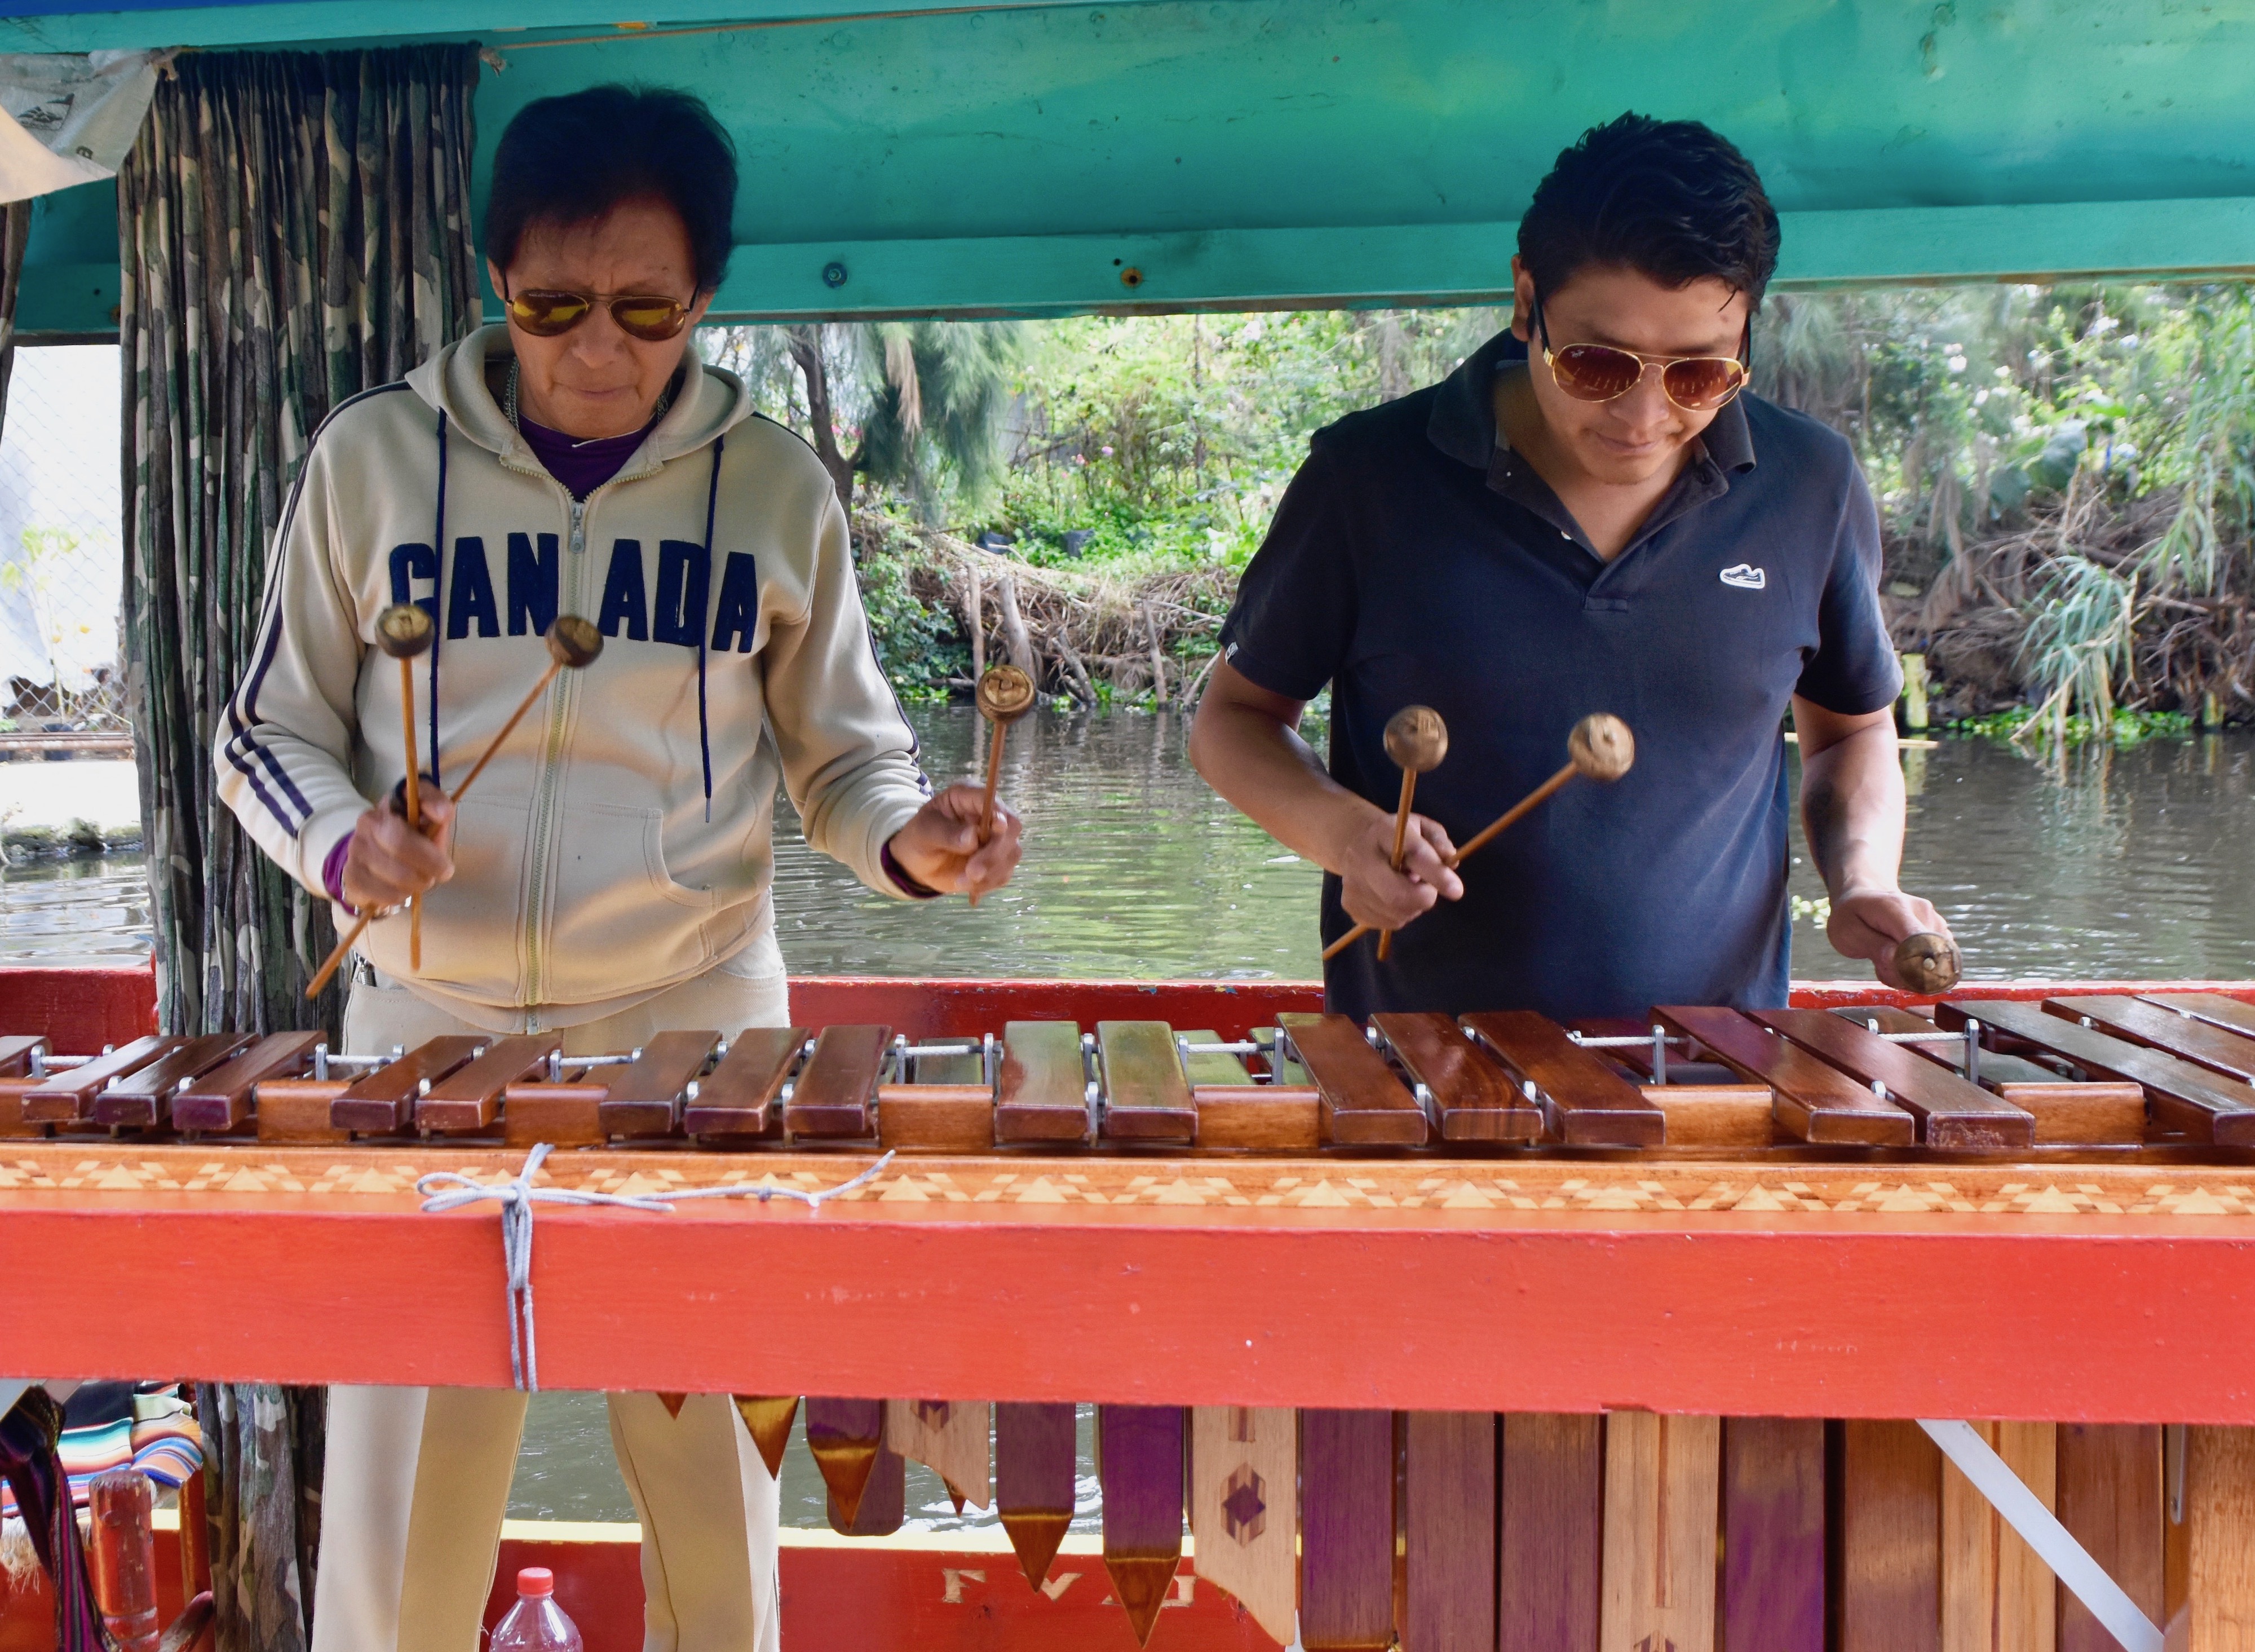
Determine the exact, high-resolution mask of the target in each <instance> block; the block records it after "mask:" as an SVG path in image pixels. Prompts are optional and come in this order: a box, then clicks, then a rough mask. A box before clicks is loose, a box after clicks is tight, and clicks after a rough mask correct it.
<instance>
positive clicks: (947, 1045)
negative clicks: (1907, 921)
mask: <svg viewBox="0 0 2255 1652" xmlns="http://www.w3.org/2000/svg"><path fill="white" fill-rule="evenodd" d="M2195 996H2197V995H2195ZM2219 1006H2221V1007H2219ZM2244 1009H2245V1007H2244V1006H2241V1005H2239V1004H2237V1001H2235V1000H2230V999H2218V1000H2217V1002H2216V1004H2208V1003H2204V1002H2169V1001H2167V1000H2163V999H2147V998H2140V997H2135V996H2131V995H2092V996H2089V997H2083V998H2061V999H2055V1000H2051V1001H2048V1002H2041V1003H2035V1002H2008V1001H2004V1000H1979V999H1972V998H1956V999H1948V1000H1944V1001H1942V1003H1941V1004H1940V1005H1939V1006H1938V1007H1937V1010H1936V1019H1935V1020H1928V1019H1927V1018H1926V1017H1924V1016H1916V1015H1913V1014H1911V1013H1910V1012H1908V1011H1906V1010H1902V1009H1893V1008H1886V1007H1869V1008H1851V1009H1842V1010H1830V1011H1828V1010H1816V1009H1785V1010H1761V1011H1747V1012H1742V1011H1739V1010H1732V1009H1712V1008H1697V1007H1689V1006H1673V1007H1671V1006H1661V1007H1660V1008H1658V1009H1654V1010H1653V1011H1652V1012H1651V1014H1650V1016H1646V1017H1633V1018H1625V1019H1617V1020H1612V1021H1596V1022H1588V1023H1580V1024H1578V1025H1576V1026H1573V1027H1562V1026H1559V1025H1557V1024H1556V1023H1552V1022H1550V1021H1549V1020H1547V1019H1546V1018H1544V1017H1542V1016H1538V1015H1535V1014H1533V1013H1532V1012H1528V1011H1488V1012H1480V1013H1476V1014H1472V1015H1468V1016H1463V1017H1461V1018H1458V1019H1453V1020H1452V1019H1451V1018H1450V1017H1448V1016H1440V1015H1435V1014H1417V1015H1408V1014H1381V1015H1379V1016H1373V1018H1372V1020H1371V1023H1370V1025H1369V1026H1368V1027H1367V1028H1365V1027H1363V1026H1360V1025H1358V1024H1357V1023H1354V1022H1352V1021H1351V1020H1349V1019H1347V1018H1346V1017H1344V1016H1331V1015H1313V1014H1308V1015H1296V1014H1288V1015H1284V1016H1279V1017H1278V1021H1279V1025H1277V1026H1276V1027H1275V1028H1271V1029H1267V1030H1257V1031H1256V1032H1255V1034H1254V1037H1250V1038H1247V1039H1241V1040H1229V1041H1225V1040H1222V1039H1219V1038H1218V1037H1214V1036H1213V1035H1212V1034H1211V1033H1205V1032H1199V1031H1195V1030H1186V1031H1177V1030H1176V1029H1174V1028H1172V1027H1170V1026H1169V1025H1168V1024H1167V1023H1163V1022H1156V1021H1140V1022H1139V1021H1106V1022H1100V1023H1098V1024H1097V1025H1096V1026H1095V1027H1094V1028H1093V1029H1092V1030H1083V1029H1082V1028H1080V1027H1078V1026H1077V1025H1075V1024H1073V1023H1068V1022H1010V1023H1006V1024H1005V1026H1004V1027H1003V1029H1002V1032H1001V1036H1000V1037H995V1036H994V1035H993V1034H987V1035H982V1036H981V1037H979V1038H977V1039H968V1038H959V1039H954V1040H932V1041H927V1042H924V1043H922V1044H917V1043H912V1042H910V1040H909V1039H908V1038H907V1037H905V1036H904V1035H896V1034H895V1033H893V1031H892V1030H890V1029H889V1028H886V1027H883V1026H876V1025H862V1026H849V1025H838V1026H832V1027H828V1028H825V1029H821V1030H811V1029H806V1028H775V1029H751V1030H745V1031H742V1032H740V1033H738V1034H736V1035H735V1036H734V1037H724V1036H723V1035H722V1033H721V1032H720V1031H719V1030H711V1031H702V1032H699V1031H682V1032H667V1033H664V1034H661V1035H659V1036H657V1037H654V1038H652V1039H651V1040H650V1044H649V1045H648V1046H647V1047H645V1048H643V1049H638V1050H633V1051H622V1052H617V1053H614V1054H608V1055H575V1054H567V1053H566V1051H565V1050H564V1040H563V1038H562V1037H561V1036H560V1035H558V1034H533V1035H516V1036H510V1037H502V1036H495V1035H486V1034H457V1035H452V1036H449V1037H442V1038H435V1039H432V1040H431V1041H429V1042H428V1043H426V1044H422V1045H419V1046H418V1047H417V1048H415V1049H412V1050H406V1049H400V1050H396V1051H391V1052H390V1053H389V1054H387V1055H383V1056H361V1057H347V1056H340V1055H336V1054H334V1053H331V1052H330V1051H328V1050H327V1047H326V1045H324V1044H322V1042H321V1041H320V1037H319V1036H318V1035H315V1034H312V1033H285V1034H277V1035H275V1036H273V1037H266V1038H259V1039H253V1038H249V1037H232V1036H225V1035H221V1036H214V1037H195V1038H183V1037H147V1038H141V1039H137V1040H135V1041H133V1042H132V1043H130V1044H126V1045H123V1046H122V1047H120V1048H118V1049H116V1050H112V1051H103V1052H102V1053H101V1054H99V1055H96V1056H93V1057H81V1058H74V1057H64V1056H59V1055H57V1054H55V1053H54V1052H53V1051H49V1050H48V1049H47V1047H46V1041H45V1040H43V1039H40V1038H38V1037H30V1036H19V1037H12V1038H7V1039H4V1040H0V1134H5V1135H18V1136H22V1135H72V1134H76V1133H93V1132H112V1131H115V1132H129V1133H137V1134H143V1135H154V1136H164V1135H185V1136H193V1137H210V1138H214V1139H219V1140H225V1139H228V1138H244V1139H256V1140H259V1141H263V1142H274V1143H277V1144H287V1143H292V1142H298V1143H308V1144H310V1143H314V1142H341V1141H345V1140H349V1139H361V1140H364V1141H368V1142H387V1141H395V1142H406V1141H415V1140H434V1139H436V1140H462V1141H479V1140H486V1141H493V1140H497V1141H499V1142H502V1143H504V1144H508V1145H511V1146H520V1147H530V1146H531V1145H532V1144H534V1143H536V1142H549V1143H551V1144H553V1145H555V1146H558V1147H565V1148H583V1147H598V1146H603V1145H606V1144H611V1143H620V1144H632V1145H637V1146H659V1145H673V1146H678V1147H686V1148H705V1149H725V1150H738V1149H743V1150H758V1149H770V1148H793V1149H808V1148H817V1149H819V1148H836V1149H844V1150H864V1149H889V1150H897V1151H901V1152H907V1153H926V1154H958V1155H971V1156H976V1155H982V1154H993V1153H1005V1154H1018V1153H1023V1154H1033V1155H1043V1154H1059V1153H1064V1154H1071V1153H1119V1154H1144V1155H1173V1154H1182V1153H1207V1152H1217V1153H1235V1154H1269V1155H1296V1154H1310V1155H1324V1154H1349V1155H1352V1154H1358V1153H1365V1154H1367V1153H1375V1154H1401V1153H1414V1154H1423V1155H1430V1156H1436V1157H1449V1156H1491V1155H1499V1154H1500V1155H1509V1154H1514V1153H1521V1154H1523V1153H1533V1154H1544V1153H1555V1152H1584V1151H1591V1152H1598V1153H1606V1152H1640V1153H1645V1154H1658V1155H1675V1156H1682V1155H1685V1154H1694V1155H1702V1156H1715V1155H1723V1156H1728V1155H1732V1154H1737V1155H1744V1156H1764V1155H1770V1156H1776V1155H1784V1156H1791V1157H1798V1158H1809V1159H1819V1160H1821V1159H1822V1158H1823V1157H1826V1156H1871V1155H1875V1154H1877V1155H1892V1156H1901V1155H1911V1156H1935V1157H1960V1156H1999V1155H2004V1156H2027V1157H2033V1158H2037V1159H2041V1158H2047V1157H2055V1156H2067V1157H2072V1156H2076V1155H2077V1154H2086V1155H2087V1154H2091V1153H2099V1154H2103V1155H2105V1156H2110V1157H2112V1158H2115V1159H2119V1158H2121V1157H2122V1156H2136V1155H2140V1154H2142V1155H2145V1156H2149V1157H2153V1158H2154V1159H2156V1160H2157V1161H2162V1162H2166V1161H2170V1160H2173V1159H2174V1160H2180V1161H2181V1160H2182V1159H2183V1158H2184V1157H2185V1156H2187V1155H2195V1156H2197V1155H2199V1154H2201V1153H2203V1152H2206V1153H2211V1154H2212V1153H2214V1152H2217V1151H2231V1150H2237V1149H2249V1148H2255V1016H2250V1015H2244V1014H2243V1011H2244Z"/></svg>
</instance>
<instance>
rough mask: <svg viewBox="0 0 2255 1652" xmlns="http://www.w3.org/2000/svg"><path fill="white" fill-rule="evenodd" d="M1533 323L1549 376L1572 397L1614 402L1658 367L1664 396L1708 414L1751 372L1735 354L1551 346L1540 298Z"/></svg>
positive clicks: (1743, 383) (1689, 410)
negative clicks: (1557, 348)
mask: <svg viewBox="0 0 2255 1652" xmlns="http://www.w3.org/2000/svg"><path fill="white" fill-rule="evenodd" d="M1535 331H1536V332H1537V333H1538V334H1541V336H1542V360H1543V362H1545V363H1546V364H1547V365H1548V366H1549V369H1550V376H1552V377H1553V378H1555V379H1556V380H1557V381H1558V388H1559V389H1560V390H1563V391H1565V392H1566V394H1567V395H1569V396H1570V397H1573V398H1574V399H1575V400H1576V401H1577V402H1611V401H1618V400H1619V398H1620V397H1624V396H1626V395H1627V394H1628V393H1629V392H1630V391H1631V390H1634V389H1635V388H1636V387H1637V385H1638V384H1640V383H1642V382H1643V380H1644V376H1645V375H1646V374H1647V373H1648V372H1650V371H1652V370H1653V369H1654V368H1658V369H1660V388H1661V390H1664V391H1666V392H1667V395H1668V400H1669V401H1671V402H1673V403H1675V404H1676V406H1678V407H1680V408H1682V410H1683V411H1685V412H1687V413H1711V412H1713V411H1716V410H1717V409H1718V408H1719V407H1722V406H1723V405H1725V404H1726V403H1728V402H1729V401H1730V399H1731V398H1732V397H1733V396H1736V395H1737V394H1738V393H1739V391H1740V390H1744V389H1746V381H1747V380H1748V379H1749V378H1750V377H1752V376H1753V369H1752V368H1750V367H1749V366H1747V364H1746V362H1743V361H1741V360H1739V357H1737V356H1735V355H1639V354H1638V353H1637V352H1636V351H1634V350H1624V349H1621V348H1618V347H1616V346H1614V345H1611V344H1569V345H1568V346H1567V347H1566V348H1564V349H1563V350H1553V349H1552V348H1550V327H1549V323H1548V322H1547V321H1546V320H1543V316H1542V300H1541V299H1536V300H1535Z"/></svg>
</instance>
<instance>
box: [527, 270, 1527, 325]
mask: <svg viewBox="0 0 2255 1652" xmlns="http://www.w3.org/2000/svg"><path fill="white" fill-rule="evenodd" d="M499 290H500V289H498V288H495V291H496V292H498V291H499ZM1511 332H1512V336H1513V337H1514V338H1516V339H1518V340H1519V341H1521V342H1522V343H1530V344H1531V343H1532V342H1534V340H1535V278H1534V277H1533V276H1532V275H1530V274H1529V273H1528V269H1527V261H1526V260H1525V259H1524V258H1521V257H1520V256H1519V255H1518V254H1517V253H1515V252H1514V253H1513V254H1512V255H1511Z"/></svg>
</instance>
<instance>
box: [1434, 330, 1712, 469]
mask: <svg viewBox="0 0 2255 1652" xmlns="http://www.w3.org/2000/svg"><path fill="white" fill-rule="evenodd" d="M1527 359H1528V355H1527V346H1526V345H1524V344H1522V343H1521V342H1520V341H1519V340H1518V339H1517V338H1515V337H1514V336H1513V334H1512V333H1511V332H1510V330H1509V329H1508V328H1507V329H1506V330H1504V331H1503V332H1501V333H1499V334H1496V335H1495V336H1494V337H1493V338H1492V339H1490V340H1489V341H1487V342H1486V343H1485V344H1483V345H1481V346H1480V347H1479V349H1477V350H1475V351H1473V352H1472V355H1469V356H1467V357H1466V358H1465V363H1464V365H1463V366H1462V367H1459V368H1458V369H1457V370H1456V371H1455V372H1453V373H1451V374H1450V375H1449V376H1448V377H1447V378H1445V379H1444V380H1442V381H1441V384H1440V389H1439V392H1438V393H1437V395H1436V396H1435V397H1433V411H1432V414H1431V416H1430V418H1428V419H1427V420H1426V424H1425V435H1426V438H1427V439H1429V440H1430V441H1431V442H1432V444H1433V446H1436V447H1437V448H1439V449H1440V450H1441V451H1442V452H1443V453H1446V454H1447V455H1448V456H1449V457H1450V458H1451V459H1453V460H1457V462H1458V463H1459V464H1465V465H1470V466H1472V467H1473V468H1474V469H1475V470H1481V471H1485V470H1486V469H1487V468H1488V467H1489V466H1490V465H1491V464H1492V463H1493V461H1494V458H1495V450H1496V446H1497V443H1496V429H1495V376H1496V375H1497V374H1498V373H1500V372H1503V371H1505V370H1506V369H1509V368H1513V367H1517V366H1521V365H1523V364H1524V363H1525V362H1526V361H1527ZM1700 441H1701V442H1702V443H1703V444H1704V446H1705V448H1706V457H1707V458H1708V459H1709V460H1712V461H1713V463H1714V465H1715V466H1716V467H1717V468H1718V469H1719V470H1723V471H1726V472H1728V473H1730V474H1731V475H1745V474H1746V472H1747V471H1749V470H1752V469H1753V467H1754V439H1753V432H1752V431H1751V430H1749V429H1748V428H1747V426H1746V397H1745V396H1744V395H1739V396H1736V397H1732V399H1731V401H1730V402H1729V404H1727V405H1725V407H1724V409H1723V411H1721V412H1719V413H1718V414H1716V415H1715V418H1714V422H1713V423H1711V424H1710V425H1708V426H1707V428H1706V430H1705V431H1704V432H1703V433H1702V434H1701V436H1700Z"/></svg>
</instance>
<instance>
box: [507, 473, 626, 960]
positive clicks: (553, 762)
mask: <svg viewBox="0 0 2255 1652" xmlns="http://www.w3.org/2000/svg"><path fill="white" fill-rule="evenodd" d="M559 485H560V484H559ZM604 485H605V486H606V487H608V485H609V484H608V483H605V484H604ZM595 491H596V493H601V491H602V489H601V488H598V489H596V490H595ZM593 497H594V495H590V496H588V499H574V500H573V501H572V529H571V547H572V550H571V554H570V555H569V556H568V557H567V558H566V560H565V564H564V578H563V580H562V581H561V584H562V587H563V588H562V589H561V590H560V591H559V592H558V594H557V611H558V613H559V614H577V613H579V612H580V606H579V605H580V593H581V591H582V589H583V588H584V587H585V585H586V578H585V573H586V570H585V564H586V562H587V505H588V503H589V501H590V500H592V499H593ZM571 694H572V689H571V687H570V685H569V674H567V673H562V672H559V673H558V676H557V679H556V688H555V692H553V693H552V694H551V695H550V697H549V712H548V735H547V739H546V741H545V742H544V749H543V751H542V754H541V762H540V784H539V785H538V787H537V789H536V790H535V791H534V793H533V803H532V844H533V857H532V885H531V890H530V898H529V899H528V900H527V901H526V902H525V903H524V964H525V996H526V997H527V998H528V999H530V1001H531V1002H534V1003H536V1004H537V1003H538V1002H540V995H541V987H542V980H541V978H542V976H543V974H544V973H545V972H544V962H545V960H544V959H543V957H542V956H541V946H540V928H541V925H540V913H541V909H542V908H543V907H544V905H545V904H546V903H547V898H548V889H547V883H548V879H547V877H546V872H547V869H548V863H549V861H550V860H551V853H550V851H551V844H550V842H549V839H550V837H551V835H552V833H553V832H554V830H555V814H556V809H555V805H556V791H557V785H558V778H559V777H560V776H561V775H562V773H563V768H564V734H565V725H566V722H567V721H569V717H568V715H567V706H568V705H569V702H570V699H571Z"/></svg>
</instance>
